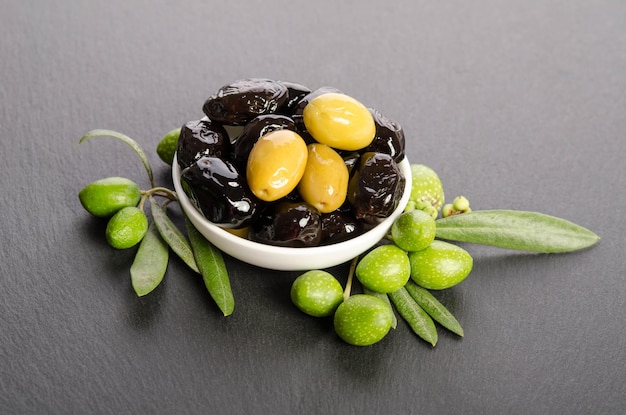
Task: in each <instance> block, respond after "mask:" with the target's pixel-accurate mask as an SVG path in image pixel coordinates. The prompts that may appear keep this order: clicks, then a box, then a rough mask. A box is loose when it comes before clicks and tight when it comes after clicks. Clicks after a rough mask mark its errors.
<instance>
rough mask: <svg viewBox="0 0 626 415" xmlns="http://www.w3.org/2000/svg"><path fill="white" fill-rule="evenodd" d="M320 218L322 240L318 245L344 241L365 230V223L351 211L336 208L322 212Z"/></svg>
mask: <svg viewBox="0 0 626 415" xmlns="http://www.w3.org/2000/svg"><path fill="white" fill-rule="evenodd" d="M321 220H322V241H321V242H320V245H328V244H334V243H337V242H342V241H346V240H348V239H351V238H354V237H355V236H357V235H360V234H362V233H363V232H364V231H365V230H366V226H365V224H364V223H363V222H361V221H358V220H357V219H356V218H355V217H354V215H353V214H352V213H351V212H341V211H339V210H336V211H334V212H330V213H323V214H322V216H321Z"/></svg>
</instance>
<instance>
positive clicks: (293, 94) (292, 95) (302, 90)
mask: <svg viewBox="0 0 626 415" xmlns="http://www.w3.org/2000/svg"><path fill="white" fill-rule="evenodd" d="M278 82H279V83H281V84H283V85H285V86H286V87H287V95H288V98H287V101H285V103H284V104H283V106H282V107H280V108H279V109H278V113H279V114H285V115H291V113H292V111H293V109H294V107H295V106H296V104H297V103H298V102H300V100H301V99H302V98H304V97H305V96H306V95H308V94H310V93H311V89H310V88H308V87H306V86H304V85H300V84H296V83H294V82H287V81H278Z"/></svg>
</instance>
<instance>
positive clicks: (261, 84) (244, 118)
mask: <svg viewBox="0 0 626 415" xmlns="http://www.w3.org/2000/svg"><path fill="white" fill-rule="evenodd" d="M287 99H288V92H287V87H286V86H285V85H283V84H281V83H278V82H276V81H272V80H269V79H256V78H254V79H242V80H239V81H235V82H233V83H232V84H230V85H225V86H223V87H221V88H220V89H219V90H218V91H217V93H216V94H215V95H212V96H211V97H209V98H208V99H207V100H206V101H205V103H204V106H203V107H202V110H203V111H204V113H205V114H206V115H207V116H208V117H209V118H210V119H211V120H212V121H216V122H219V123H222V124H226V125H244V124H246V123H247V122H248V121H250V120H251V119H253V118H254V117H257V116H259V115H263V114H272V113H274V112H276V110H277V109H278V108H280V107H281V106H282V105H283V104H284V103H285V102H286V101H287Z"/></svg>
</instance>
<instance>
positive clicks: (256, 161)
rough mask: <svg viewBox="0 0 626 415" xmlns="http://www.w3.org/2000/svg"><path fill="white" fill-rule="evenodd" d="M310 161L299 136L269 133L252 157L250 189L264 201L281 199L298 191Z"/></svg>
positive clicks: (250, 161) (259, 141) (248, 178)
mask: <svg viewBox="0 0 626 415" xmlns="http://www.w3.org/2000/svg"><path fill="white" fill-rule="evenodd" d="M306 161H307V148H306V143H305V142H304V140H303V139H302V137H300V136H299V135H298V134H297V133H295V132H293V131H290V130H277V131H273V132H271V133H268V134H266V135H264V136H262V137H261V138H259V140H258V141H257V142H256V143H255V144H254V147H252V150H251V151H250V155H249V156H248V164H247V166H246V178H247V180H248V186H250V190H252V192H253V193H254V195H255V196H256V197H258V198H259V199H261V200H264V201H266V202H272V201H274V200H278V199H280V198H281V197H284V196H287V195H288V194H289V193H290V192H291V191H292V190H293V189H295V188H296V186H297V185H298V182H300V179H301V178H302V174H303V173H304V168H305V167H306Z"/></svg>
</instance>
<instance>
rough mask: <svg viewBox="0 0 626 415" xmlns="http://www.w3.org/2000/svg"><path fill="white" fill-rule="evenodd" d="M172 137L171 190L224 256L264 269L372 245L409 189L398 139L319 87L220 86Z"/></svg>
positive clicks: (382, 119)
mask: <svg viewBox="0 0 626 415" xmlns="http://www.w3.org/2000/svg"><path fill="white" fill-rule="evenodd" d="M202 109H203V112H204V116H203V117H202V118H201V119H198V120H194V121H189V122H187V123H186V124H185V125H184V126H182V128H181V130H180V135H179V138H178V146H177V151H176V157H175V159H174V162H173V165H172V174H173V181H174V187H175V190H176V192H177V193H178V195H179V199H180V203H181V206H182V208H183V210H184V211H185V213H186V214H187V216H188V217H189V219H190V220H191V222H192V223H193V224H194V226H195V227H196V228H197V229H198V230H199V231H200V232H201V233H202V234H203V235H204V236H205V237H206V238H207V239H208V240H209V241H211V242H212V243H213V244H215V245H216V246H217V247H218V248H220V249H221V250H222V251H224V252H225V253H227V254H229V255H231V256H234V257H236V258H238V259H240V260H243V261H244V262H247V263H250V264H253V265H257V266H261V267H265V268H271V269H280V270H304V269H311V268H321V267H329V266H333V265H338V264H340V263H343V262H346V261H349V260H351V259H352V258H354V257H355V256H357V255H359V254H360V253H362V252H364V251H366V250H368V249H369V248H371V247H372V246H374V245H375V244H376V243H378V242H379V241H380V240H381V239H382V238H383V237H384V236H385V235H386V234H387V232H388V230H389V228H390V226H391V224H392V223H393V220H394V219H395V218H396V217H397V216H398V215H399V214H400V213H402V211H403V209H404V207H405V206H406V204H407V202H408V199H409V196H410V189H411V183H410V181H411V171H410V165H409V162H408V160H407V159H406V158H405V139H404V132H403V130H402V128H401V127H400V125H399V124H397V123H396V122H394V121H392V120H391V119H389V118H387V117H386V116H384V115H383V114H381V113H380V112H379V111H377V110H376V109H373V108H368V107H366V106H364V105H363V104H361V103H360V102H359V101H357V100H356V99H354V98H352V97H350V96H349V95H346V94H344V93H342V92H341V91H339V90H337V89H336V88H331V87H322V88H318V89H316V90H312V89H310V88H307V87H305V86H303V85H300V84H296V83H292V82H284V81H274V80H269V79H257V78H252V79H243V80H239V81H236V82H233V83H232V84H229V85H225V86H223V87H221V88H219V89H218V90H217V92H216V93H215V94H213V95H211V96H210V97H209V98H208V99H207V100H206V102H205V103H204V105H203V108H202Z"/></svg>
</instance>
